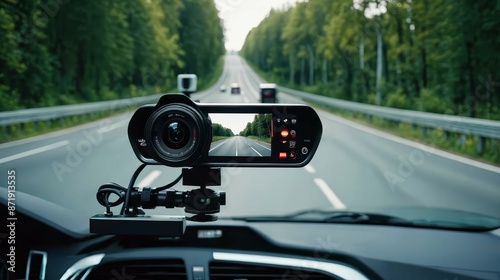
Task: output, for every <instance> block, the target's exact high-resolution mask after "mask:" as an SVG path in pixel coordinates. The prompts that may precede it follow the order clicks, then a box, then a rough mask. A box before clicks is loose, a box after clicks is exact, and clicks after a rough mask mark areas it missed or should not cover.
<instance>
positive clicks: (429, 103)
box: [419, 89, 449, 114]
mask: <svg viewBox="0 0 500 280" xmlns="http://www.w3.org/2000/svg"><path fill="white" fill-rule="evenodd" d="M419 99H420V100H419V102H420V106H421V108H422V111H425V112H432V113H439V114H444V113H447V112H449V111H448V109H447V106H446V103H445V102H444V101H443V99H441V98H439V96H438V95H437V94H435V93H433V92H432V91H430V90H428V89H423V90H422V91H421V92H420V98H419Z"/></svg>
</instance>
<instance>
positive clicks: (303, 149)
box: [300, 147, 309, 155]
mask: <svg viewBox="0 0 500 280" xmlns="http://www.w3.org/2000/svg"><path fill="white" fill-rule="evenodd" d="M300 151H301V152H302V154H303V155H305V154H307V153H309V149H308V148H307V147H302V149H301V150H300Z"/></svg>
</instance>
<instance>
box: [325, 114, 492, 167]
mask: <svg viewBox="0 0 500 280" xmlns="http://www.w3.org/2000/svg"><path fill="white" fill-rule="evenodd" d="M326 114H328V113H326ZM326 117H327V118H329V119H330V120H332V121H335V122H339V123H342V124H344V125H347V126H350V127H352V128H355V129H358V130H361V131H363V132H366V133H369V134H371V135H375V136H378V137H380V138H384V139H387V140H390V141H393V142H396V143H399V144H402V145H406V146H410V147H412V148H415V149H419V150H424V151H425V152H428V153H431V154H434V155H437V156H440V157H443V158H447V159H449V160H454V161H458V162H460V163H464V164H467V165H470V166H474V167H477V168H481V169H484V170H488V171H491V172H495V173H500V167H496V166H494V165H489V164H486V163H483V162H480V161H476V160H472V159H469V158H466V157H462V156H458V155H455V154H452V153H449V152H445V151H443V150H439V149H438V148H434V147H431V146H428V145H425V144H422V143H417V142H413V141H411V140H408V139H404V138H401V137H399V136H395V135H392V134H389V133H387V132H383V131H379V130H376V129H374V128H371V127H366V126H364V125H361V124H358V123H356V122H353V121H349V120H345V119H343V118H340V117H337V116H332V115H326Z"/></svg>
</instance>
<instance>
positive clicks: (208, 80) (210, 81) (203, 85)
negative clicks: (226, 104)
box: [197, 56, 224, 92]
mask: <svg viewBox="0 0 500 280" xmlns="http://www.w3.org/2000/svg"><path fill="white" fill-rule="evenodd" d="M222 70H224V56H222V57H220V58H219V61H217V64H216V65H215V68H214V70H213V71H212V72H211V74H210V75H209V76H207V77H205V78H203V77H198V90H197V91H198V92H202V91H204V90H206V89H208V88H210V87H211V86H212V85H214V84H215V83H216V82H217V80H218V79H219V77H220V76H221V75H222Z"/></svg>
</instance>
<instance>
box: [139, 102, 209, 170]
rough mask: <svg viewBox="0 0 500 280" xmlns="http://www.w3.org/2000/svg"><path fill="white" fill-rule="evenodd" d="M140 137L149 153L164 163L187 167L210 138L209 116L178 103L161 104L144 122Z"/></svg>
mask: <svg viewBox="0 0 500 280" xmlns="http://www.w3.org/2000/svg"><path fill="white" fill-rule="evenodd" d="M144 136H145V140H146V144H147V146H149V147H150V150H151V155H152V156H153V157H154V158H155V159H156V160H157V161H158V162H160V163H162V164H164V165H168V166H189V165H190V164H192V163H193V162H195V161H196V160H197V159H198V158H200V157H201V156H202V155H203V152H204V149H206V148H208V146H207V143H208V144H209V143H210V139H211V138H212V130H211V127H210V119H209V118H208V117H204V115H203V114H202V113H201V112H199V111H198V110H196V108H194V107H191V106H188V105H186V104H182V103H173V104H167V105H164V106H162V107H160V108H158V109H157V110H155V111H154V112H153V113H152V114H151V116H150V117H149V119H148V120H147V122H146V126H145V130H144Z"/></svg>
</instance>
